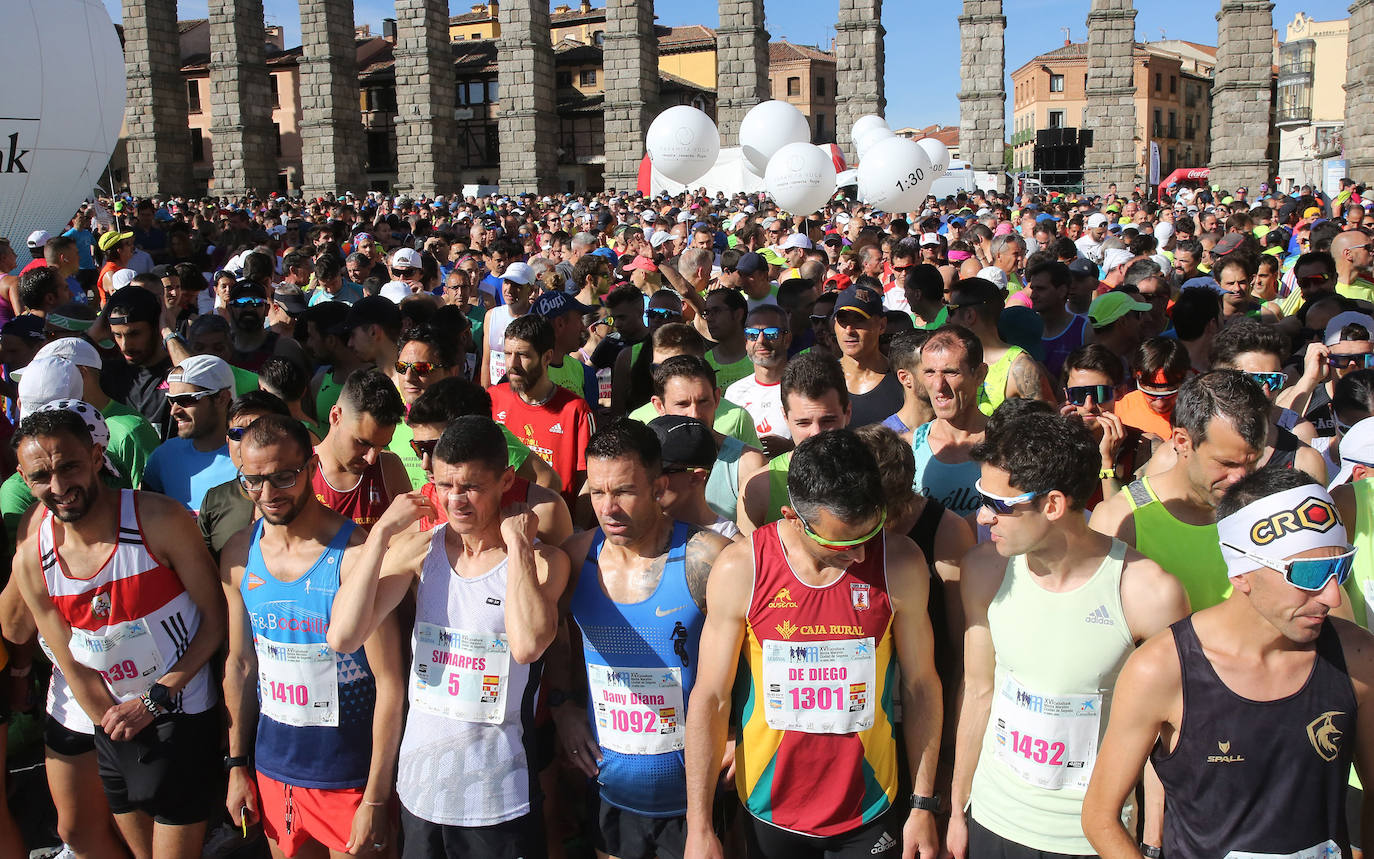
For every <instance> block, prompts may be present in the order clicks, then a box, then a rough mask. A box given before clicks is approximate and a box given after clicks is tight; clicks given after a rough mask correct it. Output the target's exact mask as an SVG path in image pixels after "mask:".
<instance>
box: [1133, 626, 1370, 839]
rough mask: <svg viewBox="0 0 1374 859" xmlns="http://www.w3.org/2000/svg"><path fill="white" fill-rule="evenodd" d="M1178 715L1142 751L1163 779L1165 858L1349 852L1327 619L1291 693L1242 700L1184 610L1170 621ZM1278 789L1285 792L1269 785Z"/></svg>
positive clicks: (1337, 670) (1345, 716)
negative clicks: (1169, 744) (1171, 733)
mask: <svg viewBox="0 0 1374 859" xmlns="http://www.w3.org/2000/svg"><path fill="white" fill-rule="evenodd" d="M1172 630H1173V635H1174V644H1175V646H1176V647H1177V648H1178V662H1179V669H1180V671H1181V672H1182V680H1183V712H1184V714H1185V716H1184V721H1183V724H1182V726H1181V730H1180V734H1179V736H1178V738H1177V744H1176V745H1175V747H1174V750H1173V751H1172V752H1166V751H1165V750H1164V748H1163V746H1161V745H1158V744H1157V745H1156V746H1155V749H1154V751H1153V752H1152V753H1151V755H1150V759H1151V761H1153V763H1154V766H1155V772H1157V773H1158V774H1159V779H1160V781H1161V782H1163V784H1164V794H1165V798H1166V801H1167V802H1168V806H1169V813H1168V814H1166V815H1165V816H1164V855H1165V856H1219V857H1250V856H1266V857H1276V859H1278V857H1283V859H1289V857H1292V858H1293V859H1308V857H1311V859H1325V857H1334V856H1349V855H1350V843H1349V835H1348V834H1347V830H1346V816H1345V792H1346V776H1347V773H1348V772H1349V771H1350V763H1351V760H1352V759H1353V757H1354V748H1355V726H1356V700H1355V690H1354V688H1353V687H1352V686H1351V684H1350V676H1349V674H1347V672H1346V667H1345V655H1344V653H1343V652H1342V650H1341V643H1340V638H1339V637H1338V634H1337V632H1336V629H1335V627H1334V626H1333V625H1332V623H1331V621H1327V622H1326V623H1325V624H1323V625H1322V630H1321V633H1320V634H1319V635H1318V637H1317V646H1316V653H1315V658H1314V660H1313V664H1312V671H1311V674H1310V675H1309V676H1308V679H1307V682H1306V683H1305V684H1304V685H1303V687H1302V688H1301V689H1300V690H1299V691H1298V692H1296V693H1294V694H1293V695H1290V696H1288V697H1286V698H1280V699H1278V700H1275V701H1251V700H1249V699H1247V698H1242V697H1241V696H1239V695H1237V694H1236V693H1235V692H1232V691H1231V690H1230V689H1229V688H1227V686H1226V684H1225V683H1223V682H1222V680H1221V678H1220V677H1218V676H1217V673H1216V670H1215V669H1213V668H1212V664H1211V663H1210V662H1209V661H1208V660H1207V655H1206V653H1204V652H1203V649H1202V644H1201V643H1200V642H1199V641H1198V637H1197V633H1196V632H1195V631H1194V629H1193V619H1192V618H1191V617H1186V618H1184V619H1183V620H1180V621H1179V622H1178V623H1175V624H1174V625H1173V627H1172ZM1276 785H1282V786H1283V787H1282V789H1275V786H1276Z"/></svg>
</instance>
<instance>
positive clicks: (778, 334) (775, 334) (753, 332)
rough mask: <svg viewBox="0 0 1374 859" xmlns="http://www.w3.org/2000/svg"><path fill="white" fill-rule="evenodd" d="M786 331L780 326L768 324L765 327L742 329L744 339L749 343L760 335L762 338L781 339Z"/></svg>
mask: <svg viewBox="0 0 1374 859" xmlns="http://www.w3.org/2000/svg"><path fill="white" fill-rule="evenodd" d="M784 333H786V332H784V331H783V330H782V329H781V328H778V327H776V326H773V325H770V326H768V327H767V328H746V329H744V339H745V340H748V341H749V342H750V343H752V342H754V341H755V340H757V339H759V338H760V337H762V338H763V339H764V340H781V339H782V335H783V334H784Z"/></svg>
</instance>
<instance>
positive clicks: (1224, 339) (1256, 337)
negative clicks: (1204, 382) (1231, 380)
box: [1207, 319, 1288, 367]
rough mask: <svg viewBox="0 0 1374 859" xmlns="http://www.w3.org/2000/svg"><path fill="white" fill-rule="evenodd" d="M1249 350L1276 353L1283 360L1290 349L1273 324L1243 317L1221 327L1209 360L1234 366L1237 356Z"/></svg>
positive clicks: (1269, 353) (1213, 363)
mask: <svg viewBox="0 0 1374 859" xmlns="http://www.w3.org/2000/svg"><path fill="white" fill-rule="evenodd" d="M1247 352H1263V353H1265V354H1268V355H1275V356H1277V357H1278V358H1279V360H1280V361H1282V360H1283V359H1284V358H1285V357H1286V356H1287V352H1288V350H1287V348H1286V347H1285V346H1284V342H1283V337H1282V336H1281V335H1280V334H1279V333H1278V332H1277V331H1275V330H1274V329H1273V327H1272V326H1269V325H1264V324H1262V323H1260V321H1259V320H1257V319H1241V320H1238V321H1237V322H1234V323H1232V324H1230V325H1227V326H1226V327H1225V328H1223V329H1221V332H1220V333H1218V334H1217V336H1216V338H1215V339H1213V340H1212V348H1211V351H1210V352H1209V353H1208V356H1207V360H1208V363H1210V364H1211V365H1212V366H1213V367H1234V366H1235V365H1236V358H1237V357H1239V356H1241V355H1244V354H1245V353H1247Z"/></svg>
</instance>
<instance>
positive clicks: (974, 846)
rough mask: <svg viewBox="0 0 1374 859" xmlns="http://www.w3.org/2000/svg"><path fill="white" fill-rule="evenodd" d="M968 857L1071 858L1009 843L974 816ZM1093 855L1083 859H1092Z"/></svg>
mask: <svg viewBox="0 0 1374 859" xmlns="http://www.w3.org/2000/svg"><path fill="white" fill-rule="evenodd" d="M968 855H969V856H977V857H978V859H1068V857H1069V856H1070V854H1068V853H1046V852H1045V851H1043V850H1034V849H1032V848H1030V847H1027V846H1025V845H1024V844H1017V843H1016V842H1015V841H1008V840H1007V839H1005V838H1003V837H1002V836H1000V835H998V834H997V833H995V832H992V831H991V830H989V829H987V828H986V827H984V826H982V825H980V824H979V823H978V821H976V820H974V819H973V816H972V815H970V816H969V817H968ZM1092 855H1093V854H1089V855H1088V856H1086V857H1082V859H1091V857H1092Z"/></svg>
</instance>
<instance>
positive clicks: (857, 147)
mask: <svg viewBox="0 0 1374 859" xmlns="http://www.w3.org/2000/svg"><path fill="white" fill-rule="evenodd" d="M896 136H897V135H895V134H893V133H892V129H890V128H888V127H887V126H885V125H884V126H882V127H874V128H870V129H868V130H867V131H865V132H864V135H863V137H856V138H855V139H854V154H856V155H858V156H859V161H860V162H862V161H863V160H864V157H865V156H866V155H868V152H869V150H870V149H872V148H873V146H874V145H875V144H876V143H878V141H880V140H890V139H891V138H893V137H896Z"/></svg>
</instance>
